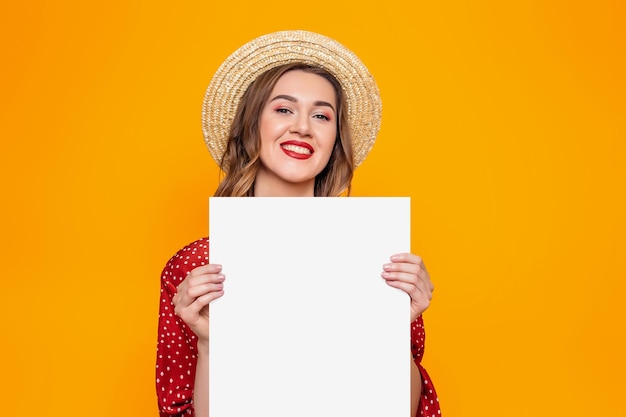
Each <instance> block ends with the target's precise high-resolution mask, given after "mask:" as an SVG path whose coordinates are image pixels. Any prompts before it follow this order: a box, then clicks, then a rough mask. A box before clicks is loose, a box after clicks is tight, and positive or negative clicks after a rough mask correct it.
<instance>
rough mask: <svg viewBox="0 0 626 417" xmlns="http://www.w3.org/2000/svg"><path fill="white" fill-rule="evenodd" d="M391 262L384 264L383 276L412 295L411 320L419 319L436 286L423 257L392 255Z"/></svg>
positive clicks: (389, 282)
mask: <svg viewBox="0 0 626 417" xmlns="http://www.w3.org/2000/svg"><path fill="white" fill-rule="evenodd" d="M390 260H391V262H390V263H387V264H384V265H383V272H382V274H381V276H382V277H383V278H384V279H385V280H386V281H387V284H388V285H389V286H391V287H394V288H399V289H401V290H402V291H404V292H405V293H407V294H408V295H409V297H411V322H413V321H414V320H415V319H417V318H418V317H419V316H420V314H422V313H423V312H424V311H426V309H427V308H428V306H429V305H430V300H431V299H432V298H433V290H434V289H435V286H434V285H433V283H432V282H430V275H429V274H428V271H426V267H425V266H424V262H423V261H422V258H420V257H419V256H417V255H414V254H412V253H398V254H395V255H392V256H391V258H390Z"/></svg>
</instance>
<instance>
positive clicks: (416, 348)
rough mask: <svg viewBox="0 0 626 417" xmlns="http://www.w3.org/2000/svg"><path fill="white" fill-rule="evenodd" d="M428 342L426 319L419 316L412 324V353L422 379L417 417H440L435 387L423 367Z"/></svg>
mask: <svg viewBox="0 0 626 417" xmlns="http://www.w3.org/2000/svg"><path fill="white" fill-rule="evenodd" d="M425 341H426V333H425V332H424V319H423V318H422V316H419V317H418V318H417V319H416V320H415V321H414V322H413V323H411V352H412V353H413V360H414V361H415V364H416V365H417V368H418V369H419V371H420V375H421V377H422V396H421V398H420V404H419V407H418V412H417V416H416V417H422V416H423V417H439V416H441V409H440V408H439V398H438V397H437V392H436V391H435V387H434V386H433V383H432V381H431V380H430V377H429V376H428V372H426V369H424V367H423V366H422V357H423V356H424V346H425Z"/></svg>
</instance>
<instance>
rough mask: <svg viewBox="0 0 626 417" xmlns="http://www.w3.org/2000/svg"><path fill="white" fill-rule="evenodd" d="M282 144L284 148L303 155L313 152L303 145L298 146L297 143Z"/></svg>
mask: <svg viewBox="0 0 626 417" xmlns="http://www.w3.org/2000/svg"><path fill="white" fill-rule="evenodd" d="M281 146H282V147H283V149H287V150H288V151H291V152H295V153H300V154H303V155H310V154H311V151H310V150H309V149H307V148H305V147H303V146H297V145H291V144H287V145H281Z"/></svg>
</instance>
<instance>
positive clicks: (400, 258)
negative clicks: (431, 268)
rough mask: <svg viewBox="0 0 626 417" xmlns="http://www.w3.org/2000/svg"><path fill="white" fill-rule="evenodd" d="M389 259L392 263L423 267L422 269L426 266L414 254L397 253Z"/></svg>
mask: <svg viewBox="0 0 626 417" xmlns="http://www.w3.org/2000/svg"><path fill="white" fill-rule="evenodd" d="M389 259H390V260H391V262H406V263H410V264H415V265H421V266H422V267H423V266H424V261H423V260H422V258H421V257H420V256H418V255H415V254H413V253H408V252H404V253H396V254H394V255H391V257H390V258H389Z"/></svg>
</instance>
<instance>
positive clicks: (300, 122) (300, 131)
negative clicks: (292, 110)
mask: <svg viewBox="0 0 626 417" xmlns="http://www.w3.org/2000/svg"><path fill="white" fill-rule="evenodd" d="M290 131H291V133H294V134H297V135H300V136H311V120H310V119H309V116H308V115H307V114H306V113H300V114H298V115H296V117H294V118H293V123H292V125H291V129H290Z"/></svg>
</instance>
